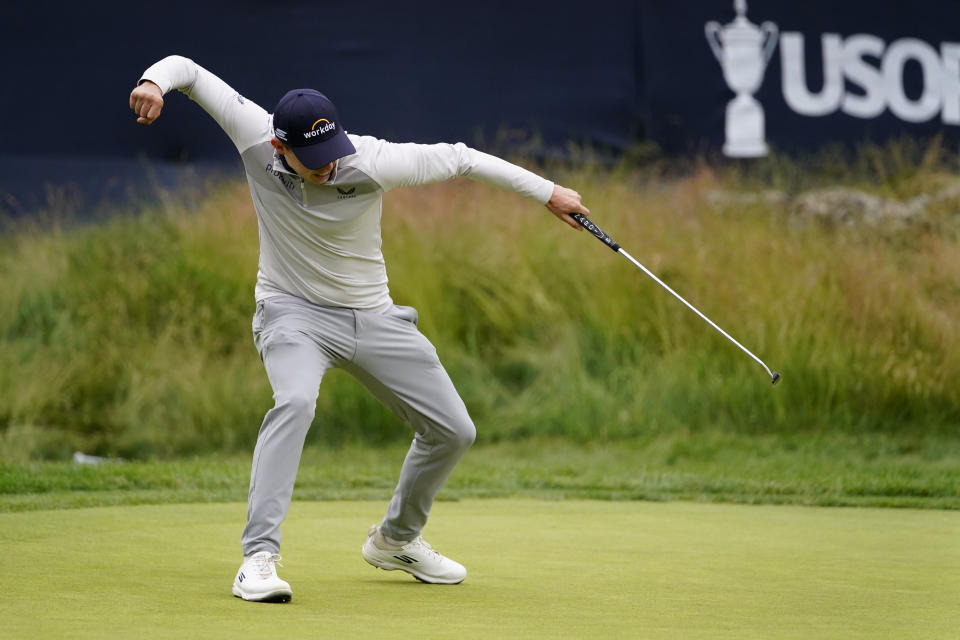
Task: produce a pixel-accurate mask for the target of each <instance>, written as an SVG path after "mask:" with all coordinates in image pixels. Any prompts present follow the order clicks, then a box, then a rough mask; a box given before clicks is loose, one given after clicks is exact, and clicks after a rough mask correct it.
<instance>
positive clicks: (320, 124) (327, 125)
mask: <svg viewBox="0 0 960 640" xmlns="http://www.w3.org/2000/svg"><path fill="white" fill-rule="evenodd" d="M336 128H337V123H336V122H330V121H329V120H327V119H326V118H320V119H319V120H317V121H316V122H314V123H313V126H312V127H310V131H307V132H306V133H304V134H303V137H304V138H314V137H316V136H319V135H322V134H324V133H327V132H328V131H333V130H335V129H336Z"/></svg>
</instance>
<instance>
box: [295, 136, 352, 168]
mask: <svg viewBox="0 0 960 640" xmlns="http://www.w3.org/2000/svg"><path fill="white" fill-rule="evenodd" d="M291 148H292V149H293V153H294V155H296V156H297V160H299V161H300V162H302V163H303V166H305V167H306V168H307V169H311V170H313V169H319V168H320V167H323V166H326V165H328V164H330V163H331V162H333V161H334V160H339V159H340V158H342V157H344V156H349V155H352V154H354V153H356V152H357V150H356V148H354V146H353V143H352V142H350V138H348V137H347V134H346V133H344V132H343V131H338V132H337V134H336V135H335V136H333V137H332V138H330V139H329V140H324V141H323V142H315V143H314V144H311V145H307V146H304V147H291Z"/></svg>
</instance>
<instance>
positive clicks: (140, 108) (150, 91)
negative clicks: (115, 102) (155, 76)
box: [130, 80, 163, 124]
mask: <svg viewBox="0 0 960 640" xmlns="http://www.w3.org/2000/svg"><path fill="white" fill-rule="evenodd" d="M130 108H131V109H133V111H134V113H136V114H137V116H138V117H137V122H139V123H140V124H153V121H154V120H156V119H157V118H159V117H160V112H161V111H162V110H163V92H162V91H160V87H158V86H157V85H155V84H154V83H152V82H150V81H149V80H145V81H144V82H143V84H141V85H139V86H138V87H137V88H135V89H134V90H133V91H131V92H130Z"/></svg>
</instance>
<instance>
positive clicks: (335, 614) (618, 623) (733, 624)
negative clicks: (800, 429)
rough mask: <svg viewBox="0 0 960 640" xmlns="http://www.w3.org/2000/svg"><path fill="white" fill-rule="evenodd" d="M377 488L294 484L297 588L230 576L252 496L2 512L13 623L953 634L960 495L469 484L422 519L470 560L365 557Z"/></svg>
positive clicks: (322, 634)
mask: <svg viewBox="0 0 960 640" xmlns="http://www.w3.org/2000/svg"><path fill="white" fill-rule="evenodd" d="M383 508H384V505H383V504H382V503H379V502H294V504H293V507H292V509H291V512H290V516H289V518H288V519H287V522H286V523H285V525H284V529H283V532H284V548H283V556H284V560H283V562H284V565H285V566H284V567H282V568H280V570H279V572H280V575H281V577H283V578H284V579H286V580H287V581H289V582H290V583H291V585H292V587H293V594H294V595H293V601H292V602H290V603H289V604H257V603H247V602H243V601H241V600H239V599H236V598H234V597H233V596H231V594H230V585H231V582H232V580H233V576H234V572H235V571H236V569H237V567H238V566H239V563H240V560H241V558H240V551H239V543H238V540H239V535H240V529H241V526H242V524H243V520H244V514H245V505H243V504H236V503H231V504H189V505H161V506H133V507H108V508H94V509H74V510H65V511H40V512H30V513H15V514H14V513H11V514H2V515H0V548H2V550H3V558H2V560H0V567H2V573H0V575H2V576H3V579H4V580H3V581H4V586H5V594H4V597H3V598H2V599H0V638H18V639H19V638H24V639H26V638H29V639H36V638H204V639H207V638H231V639H234V640H235V639H236V638H258V637H263V638H387V637H398V638H417V639H420V638H763V639H765V640H766V639H771V638H803V639H809V638H818V639H822V638H870V639H871V640H875V639H877V638H956V637H957V630H958V629H960V513H958V512H950V511H916V510H909V509H902V510H895V509H841V508H818V507H783V506H744V505H714V504H692V503H682V502H675V503H649V502H600V501H537V500H507V499H490V500H464V501H462V502H439V503H437V504H436V505H435V507H434V511H433V514H432V518H431V522H430V525H429V526H428V528H427V530H426V531H425V537H426V539H427V540H429V541H430V542H431V543H432V544H433V546H434V547H435V548H437V549H439V550H440V551H441V552H444V553H447V554H448V555H450V556H451V557H453V558H455V559H457V560H459V561H461V562H463V563H464V564H465V565H466V566H467V568H468V570H469V571H470V574H469V576H468V577H467V580H466V582H464V583H463V584H461V585H456V586H441V585H423V584H420V583H418V582H415V581H414V580H413V578H411V577H409V576H407V575H406V574H402V573H400V572H389V573H388V572H384V571H380V570H376V569H374V568H372V567H370V566H368V565H367V564H366V563H364V561H363V560H362V559H361V557H360V546H361V544H362V543H363V540H364V537H365V534H366V529H367V526H368V525H369V524H371V523H372V522H375V521H377V520H379V518H380V516H381V515H382V510H383Z"/></svg>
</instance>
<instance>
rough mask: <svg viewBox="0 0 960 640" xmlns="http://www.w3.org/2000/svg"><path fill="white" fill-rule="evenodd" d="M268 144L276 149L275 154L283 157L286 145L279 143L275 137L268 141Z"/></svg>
mask: <svg viewBox="0 0 960 640" xmlns="http://www.w3.org/2000/svg"><path fill="white" fill-rule="evenodd" d="M270 144H272V145H273V148H274V149H276V150H277V153H279V154H280V155H283V154H284V152H285V151H286V150H287V145H285V144H283V143H282V142H280V139H279V138H276V137H274V138H272V139H271V140H270Z"/></svg>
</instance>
